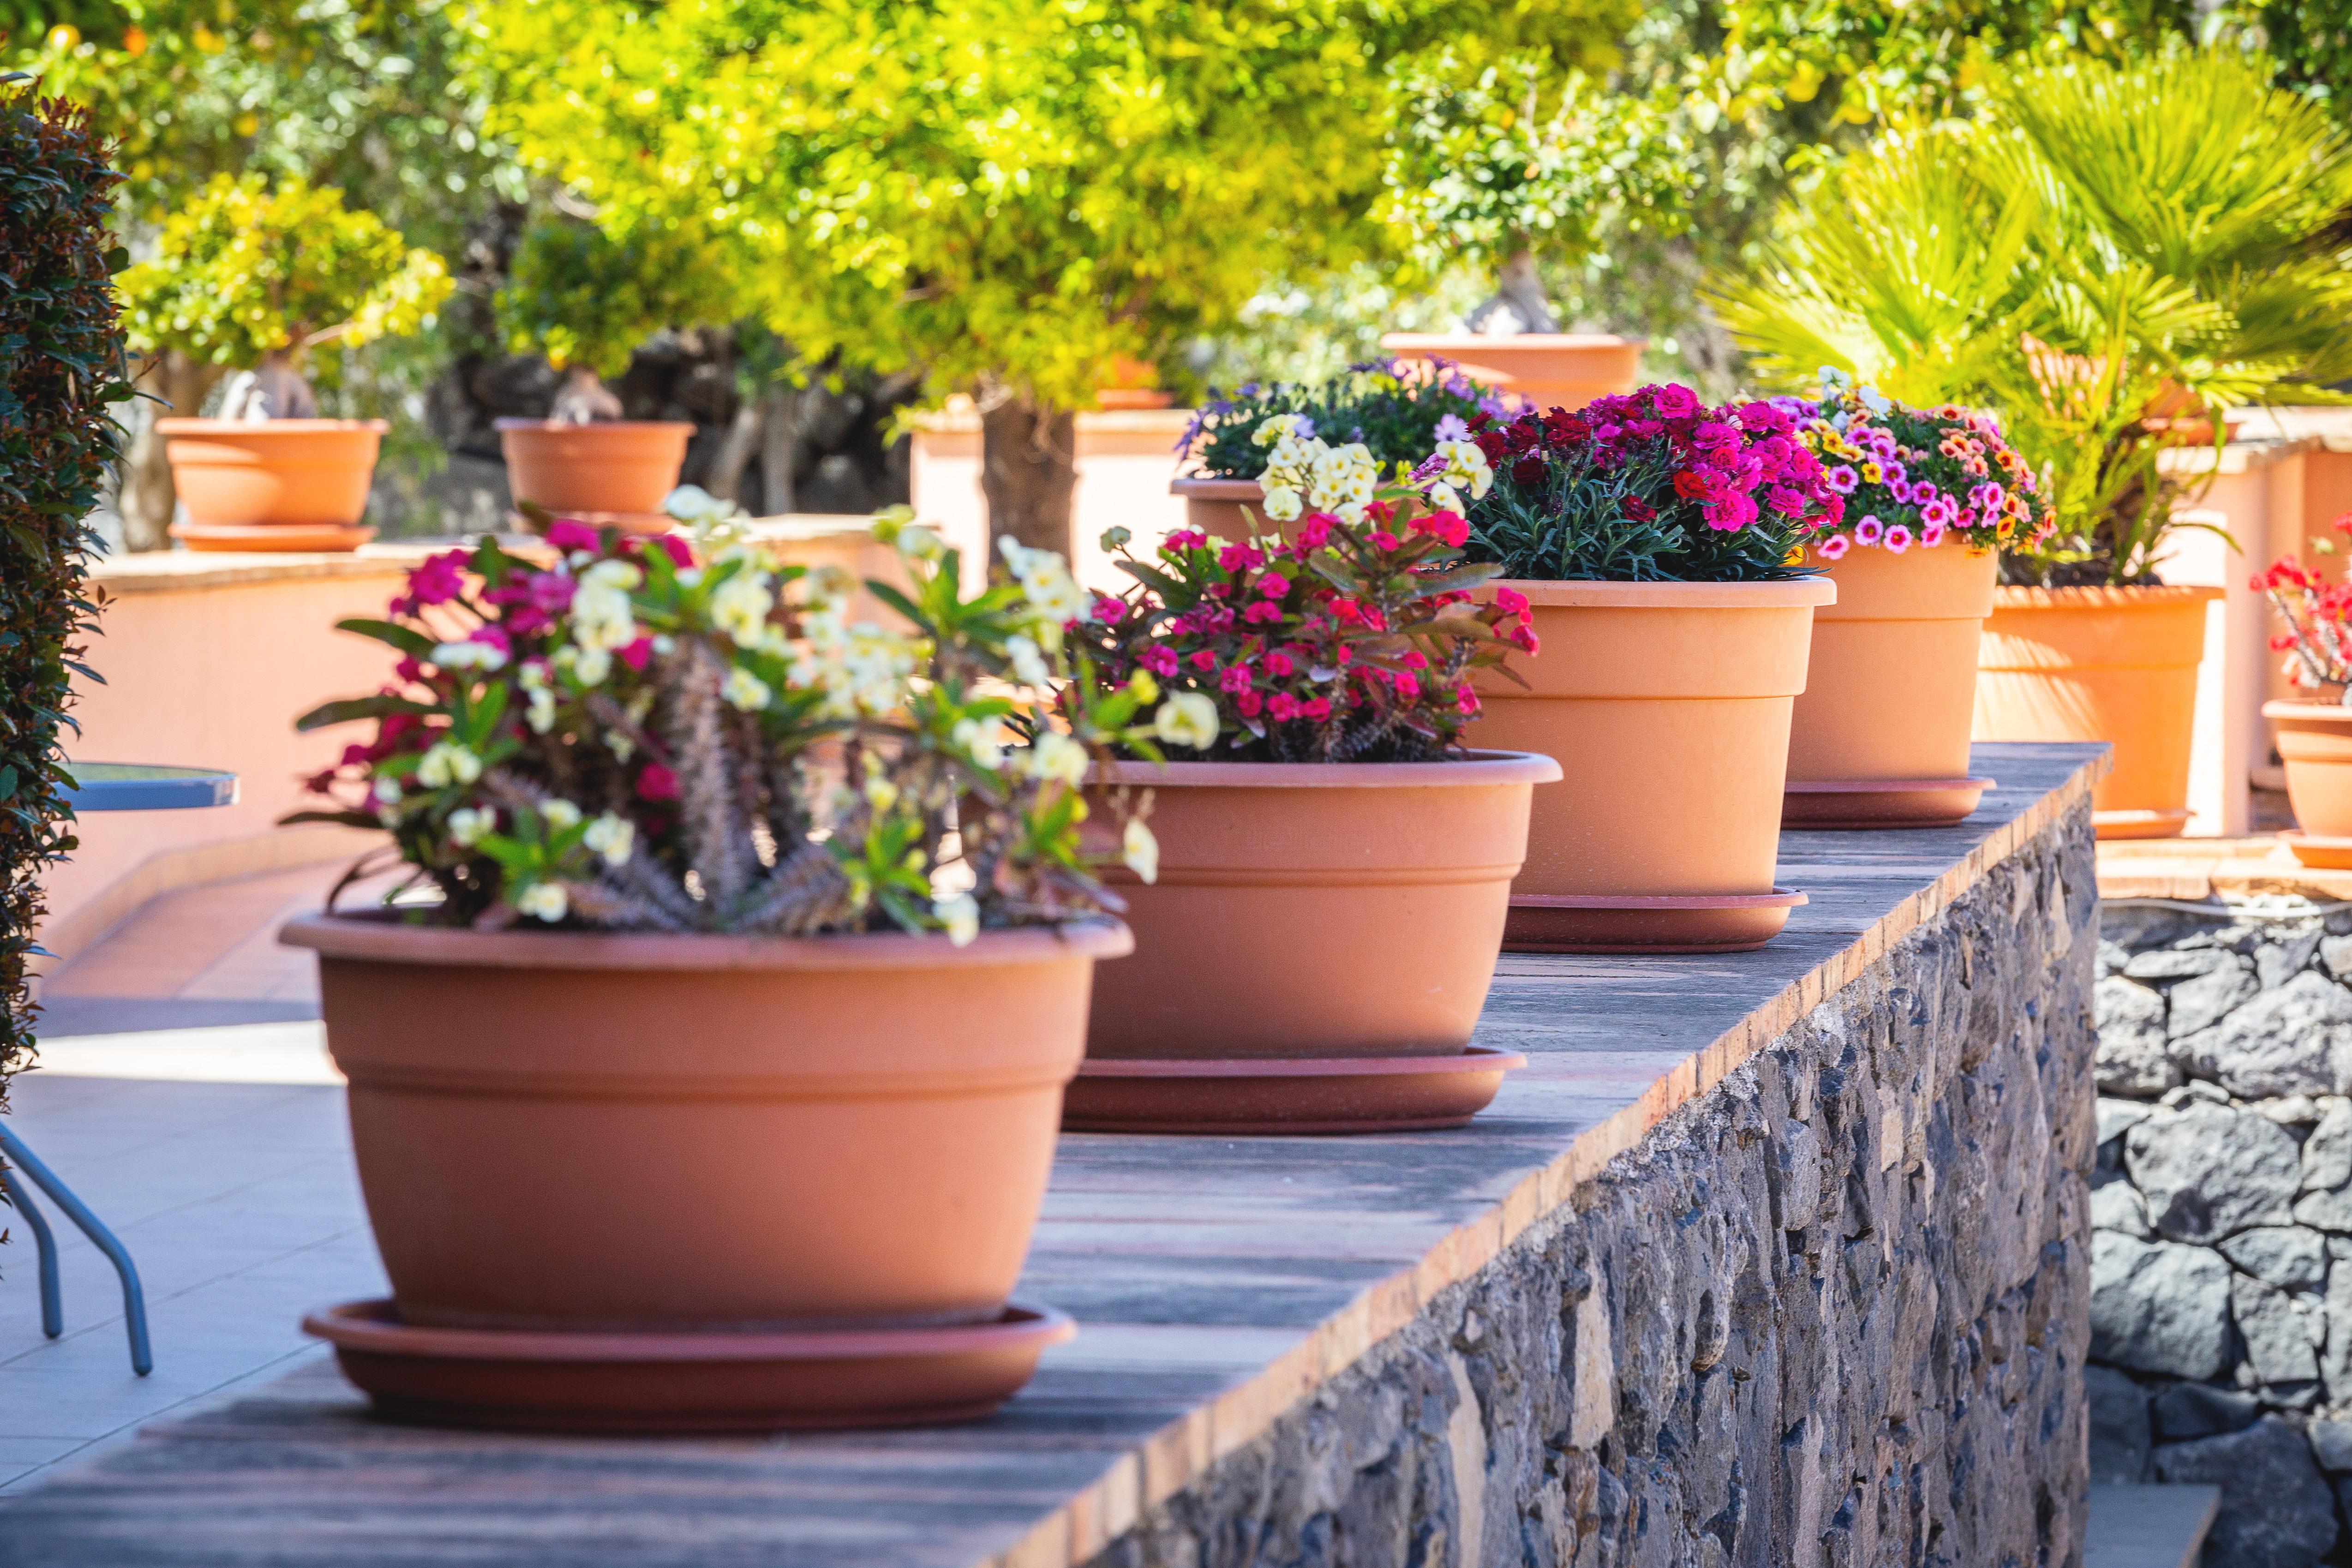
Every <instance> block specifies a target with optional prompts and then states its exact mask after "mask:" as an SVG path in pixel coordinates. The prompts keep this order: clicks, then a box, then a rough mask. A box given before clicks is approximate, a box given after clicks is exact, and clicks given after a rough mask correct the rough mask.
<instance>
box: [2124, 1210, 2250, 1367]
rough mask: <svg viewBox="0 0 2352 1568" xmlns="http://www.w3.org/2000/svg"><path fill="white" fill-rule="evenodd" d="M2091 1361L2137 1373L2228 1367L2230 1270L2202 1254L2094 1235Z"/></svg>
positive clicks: (2215, 1256) (2212, 1254)
mask: <svg viewBox="0 0 2352 1568" xmlns="http://www.w3.org/2000/svg"><path fill="white" fill-rule="evenodd" d="M2091 1354H2092V1355H2093V1356H2094V1357H2095V1358H2096V1359H2098V1360H2100V1361H2103V1362H2105V1363H2109V1364H2110V1365H2115V1366H2125V1367H2131V1368H2134V1369H2136V1370H2137V1371H2140V1372H2154V1373H2169V1374H2170V1375H2172V1376H2174V1377H2186V1378H2196V1379H2204V1378H2210V1377H2215V1376H2218V1375H2219V1374H2220V1373H2221V1372H2222V1371H2223V1370H2224V1369H2225V1368H2227V1367H2228V1366H2229V1364H2230V1266H2229V1265H2228V1264H2227V1263H2225V1262H2224V1261H2222V1258H2221V1254H2220V1253H2218V1252H2214V1251H2212V1250H2211V1249H2210V1248H2208V1247H2188V1246H2183V1245H2181V1244H2179V1243H2178V1242H2167V1241H2158V1242H2146V1241H2135V1240H2134V1239H2132V1238H2131V1237H2127V1236H2121V1235H2118V1234H2116V1232H2114V1231H2110V1230H2103V1231H2099V1232H2097V1233H2095V1235H2094V1236H2093V1237H2092V1238H2091Z"/></svg>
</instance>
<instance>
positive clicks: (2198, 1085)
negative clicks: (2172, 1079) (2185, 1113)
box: [2157, 1078, 2230, 1110]
mask: <svg viewBox="0 0 2352 1568" xmlns="http://www.w3.org/2000/svg"><path fill="white" fill-rule="evenodd" d="M2157 1103H2158V1105H2160V1106H2161V1107H2163V1108H2164V1109H2165V1110H2179V1109H2180V1108H2181V1107H2182V1106H2184V1105H2198V1104H2204V1105H2227V1104H2229V1103H2230V1091H2229V1090H2228V1089H2223V1088H2222V1087H2221V1085H2220V1084H2218V1083H2208V1082H2207V1081H2206V1080H2205V1079H2201V1078H2200V1079H2189V1081H2188V1082H2187V1083H2184V1084H2182V1085H2180V1086H2179V1088H2178V1089H2166V1090H2165V1091H2164V1097H2163V1098H2162V1099H2161V1100H2158V1101H2157Z"/></svg>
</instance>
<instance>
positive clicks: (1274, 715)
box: [1265, 691, 1298, 724]
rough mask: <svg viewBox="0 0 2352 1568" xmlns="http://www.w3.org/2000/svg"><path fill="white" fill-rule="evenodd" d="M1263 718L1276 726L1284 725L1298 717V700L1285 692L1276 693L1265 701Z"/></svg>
mask: <svg viewBox="0 0 2352 1568" xmlns="http://www.w3.org/2000/svg"><path fill="white" fill-rule="evenodd" d="M1265 716H1266V717H1267V718H1269V719H1271V720H1273V721H1275V722H1276V723H1277V724H1286V723H1288V722H1289V721H1291V720H1293V719H1296V718H1297V717H1298V699H1297V698H1296V697H1293V696H1292V695H1291V694H1290V693H1289V692H1287V691H1277V692H1276V693H1275V694H1274V695H1273V696H1271V697H1269V698H1267V699H1266V700H1265Z"/></svg>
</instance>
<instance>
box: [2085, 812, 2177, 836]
mask: <svg viewBox="0 0 2352 1568" xmlns="http://www.w3.org/2000/svg"><path fill="white" fill-rule="evenodd" d="M2091 826H2092V828H2093V829H2094V830H2095V832H2096V833H2097V834H2098V836H2099V837H2102V838H2178V837H2180V830H2181V829H2182V828H2184V827H2186V826H2189V808H2188V807H2187V806H2185V805H2179V806H2171V807H2168V808H2167V809H2165V810H2162V811H2095V812H2093V813H2091Z"/></svg>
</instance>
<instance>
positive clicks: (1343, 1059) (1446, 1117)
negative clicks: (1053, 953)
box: [1065, 447, 1559, 1132]
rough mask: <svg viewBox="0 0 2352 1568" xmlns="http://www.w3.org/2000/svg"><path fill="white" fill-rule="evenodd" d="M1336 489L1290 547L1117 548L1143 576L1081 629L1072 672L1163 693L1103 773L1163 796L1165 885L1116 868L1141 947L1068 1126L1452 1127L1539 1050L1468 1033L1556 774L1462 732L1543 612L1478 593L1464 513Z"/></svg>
mask: <svg viewBox="0 0 2352 1568" xmlns="http://www.w3.org/2000/svg"><path fill="white" fill-rule="evenodd" d="M1469 450H1470V452H1471V455H1472V456H1473V457H1475V456H1476V449H1475V447H1471V448H1469ZM1431 488H1433V487H1431ZM1324 499H1326V500H1328V503H1329V505H1330V507H1331V508H1332V510H1314V511H1310V512H1308V513H1307V514H1306V515H1304V516H1302V517H1298V518H1297V519H1296V521H1295V522H1294V524H1293V526H1292V529H1291V531H1290V534H1289V537H1288V538H1287V539H1282V538H1275V537H1268V538H1265V539H1260V540H1256V541H1255V542H1223V541H1220V540H1218V539H1214V538H1212V537H1211V536H1209V535H1207V534H1205V533H1203V532H1201V531H1196V530H1192V531H1178V532H1176V533H1174V534H1171V535H1170V536H1169V538H1168V539H1167V540H1166V542H1164V543H1162V544H1161V546H1160V549H1159V551H1158V552H1157V554H1156V556H1155V557H1154V559H1153V560H1151V561H1150V562H1148V563H1147V562H1143V561H1139V560H1137V559H1135V558H1134V557H1133V556H1132V555H1123V558H1122V564H1123V565H1124V566H1125V567H1126V568H1127V570H1128V571H1129V573H1130V574H1132V575H1133V576H1134V577H1135V578H1136V579H1137V586H1136V588H1135V589H1133V590H1132V591H1131V592H1129V594H1128V595H1125V596H1123V597H1112V596H1109V595H1099V596H1097V598H1096V600H1095V601H1094V604H1093V606H1092V608H1091V611H1090V613H1089V615H1088V616H1087V620H1086V621H1085V622H1084V624H1083V625H1082V626H1080V628H1079V631H1080V634H1081V637H1082V643H1083V647H1084V653H1083V655H1082V657H1081V659H1080V665H1081V668H1082V669H1095V670H1099V671H1101V672H1102V673H1103V674H1104V676H1105V678H1106V679H1108V680H1110V681H1112V682H1114V683H1117V684H1118V687H1119V689H1134V688H1136V687H1138V686H1145V687H1149V688H1150V689H1154V690H1155V691H1157V692H1164V693H1165V694H1166V695H1165V700H1164V701H1163V703H1162V705H1161V706H1160V710H1159V719H1158V721H1157V728H1156V729H1155V731H1154V733H1155V737H1156V739H1157V741H1158V742H1159V746H1160V749H1161V751H1162V752H1164V760H1162V761H1159V762H1154V761H1151V760H1148V759H1146V758H1142V757H1135V756H1130V757H1129V758H1127V759H1123V760H1119V761H1114V762H1109V763H1100V764H1097V767H1096V769H1095V772H1094V780H1095V793H1096V795H1097V797H1098V798H1104V799H1108V800H1110V801H1117V800H1119V799H1121V798H1123V797H1125V796H1126V795H1128V794H1129V792H1146V793H1148V795H1149V797H1150V811H1151V814H1152V818H1153V820H1154V821H1155V822H1156V823H1157V824H1158V825H1159V828H1160V831H1159V836H1158V841H1159V844H1160V858H1159V861H1158V863H1157V866H1156V868H1155V869H1156V872H1157V875H1156V878H1155V879H1151V880H1150V881H1148V882H1145V881H1143V880H1141V879H1139V877H1138V876H1137V874H1136V873H1135V872H1133V871H1131V870H1130V871H1129V872H1126V873H1123V874H1115V875H1118V879H1119V880H1120V881H1121V882H1122V884H1123V885H1122V887H1121V891H1122V892H1123V893H1124V894H1125V896H1126V899H1127V918H1128V921H1129V924H1130V925H1131V926H1132V927H1133V928H1134V930H1135V932H1136V950H1135V952H1134V953H1133V955H1132V956H1130V957H1128V958H1124V959H1121V960H1119V961H1118V962H1117V963H1109V964H1106V965H1105V966H1104V968H1103V970H1102V973H1101V975H1100V977H1099V979H1098V983H1097V989H1096V994H1095V1003H1094V1013H1093V1017H1092V1021H1091V1023H1090V1025H1089V1027H1088V1032H1087V1064H1086V1066H1085V1068H1082V1069H1081V1071H1080V1073H1079V1076H1078V1079H1077V1081H1076V1083H1075V1084H1073V1085H1072V1086H1071V1089H1070V1093H1069V1098H1068V1109H1067V1110H1066V1114H1065V1120H1066V1125H1068V1126H1071V1127H1074V1128H1083V1129H1090V1130H1129V1131H1133V1130H1145V1131H1216V1132H1235V1131H1290V1132H1340V1131H1372V1130H1381V1129H1389V1130H1402V1129H1407V1128H1429V1127H1445V1126H1456V1125H1459V1124H1461V1123H1463V1122H1465V1121H1468V1120H1469V1118H1470V1117H1471V1116H1472V1115H1474V1114H1475V1112H1476V1111H1477V1110H1480V1109H1481V1108H1483V1107H1484V1106H1485V1105H1486V1103H1487V1102H1488V1101H1489V1100H1492V1099H1493V1097H1494V1095H1495V1092H1496V1088H1497V1086H1498V1085H1499V1084H1500V1082H1501V1080H1502V1075H1503V1072H1504V1070H1505V1069H1506V1068H1511V1067H1515V1066H1518V1065H1522V1064H1523V1061H1524V1058H1520V1057H1517V1056H1516V1055H1513V1054H1510V1053H1507V1052H1503V1051H1498V1050H1494V1049H1490V1048H1485V1047H1473V1046H1472V1045H1471V1044H1470V1037H1471V1032H1472V1030H1473V1028H1474V1027H1475V1025H1476V1023H1477V1019H1478V1014H1479V1011H1480V1009H1481V1007H1482V1006H1483V1005H1484V1004H1485V1001H1486V990H1487V986H1488V984H1490V983H1491V981H1492V979H1493V977H1494V972H1495V964H1496V956H1497V954H1498V952H1499V951H1500V947H1501V942H1502V936H1503V928H1504V924H1505V921H1506V917H1507V908H1508V900H1509V892H1510V883H1511V879H1512V877H1513V875H1514V874H1515V873H1516V872H1517V869H1518V868H1519V865H1520V862H1521V860H1522V858H1523V857H1524V856H1525V854H1526V851H1527V845H1528V813H1529V807H1530V804H1531V798H1532V796H1533V795H1535V794H1537V793H1538V792H1537V790H1536V787H1535V786H1537V785H1538V784H1549V782H1550V781H1552V780H1555V779H1557V778H1559V766H1558V765H1557V764H1556V763H1553V762H1552V761H1551V760H1550V759H1549V758H1548V757H1541V756H1535V755H1530V754H1527V753H1524V752H1496V751H1467V752H1465V750H1463V748H1462V746H1461V744H1460V737H1461V735H1462V734H1463V732H1464V731H1465V728H1466V727H1468V726H1469V725H1470V723H1471V721H1472V719H1473V717H1474V716H1475V714H1476V713H1477V711H1478V708H1479V698H1478V693H1477V691H1476V689H1475V686H1474V680H1475V679H1477V678H1479V677H1481V676H1483V675H1486V674H1490V673H1494V672H1497V671H1499V670H1500V668H1502V666H1503V664H1504V661H1505V660H1506V659H1507V658H1508V657H1510V656H1512V655H1513V654H1514V653H1516V652H1517V651H1519V650H1522V649H1532V648H1533V647H1534V646H1535V643H1534V638H1533V636H1532V635H1531V634H1530V633H1529V631H1528V625H1527V616H1526V612H1525V610H1524V608H1523V607H1522V608H1513V607H1512V606H1510V605H1505V604H1499V603H1496V602H1495V601H1493V600H1491V599H1490V600H1487V601H1486V602H1484V603H1482V602H1480V601H1479V600H1478V598H1477V597H1476V595H1475V593H1474V591H1473V590H1474V589H1475V586H1476V585H1477V584H1478V583H1479V582H1481V581H1482V580H1483V579H1484V578H1486V577H1487V576H1490V575H1492V568H1481V567H1475V566H1468V565H1465V564H1464V563H1463V560H1462V552H1461V546H1462V544H1463V542H1464V540H1465V537H1466V534H1467V528H1468V525H1467V523H1466V522H1465V521H1464V519H1463V517H1462V515H1461V514H1460V512H1459V511H1458V510H1453V508H1452V507H1451V506H1449V505H1442V504H1439V501H1438V500H1433V499H1432V497H1431V496H1430V495H1428V494H1425V493H1423V491H1422V490H1420V489H1413V488H1410V487H1407V486H1403V485H1391V486H1389V487H1387V488H1386V489H1384V490H1382V491H1381V492H1380V493H1378V494H1377V495H1375V494H1371V493H1369V491H1367V492H1365V493H1362V494H1360V495H1353V498H1352V499H1343V497H1342V496H1332V497H1328V498H1324ZM1444 499H1445V500H1451V498H1450V497H1445V498H1444ZM1127 543H1128V535H1127V533H1126V531H1124V530H1114V531H1112V532H1111V533H1110V534H1109V535H1108V536H1107V537H1106V538H1105V540H1104V544H1105V547H1106V548H1107V549H1113V550H1119V551H1122V552H1123V551H1124V549H1125V546H1126V545H1127Z"/></svg>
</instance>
